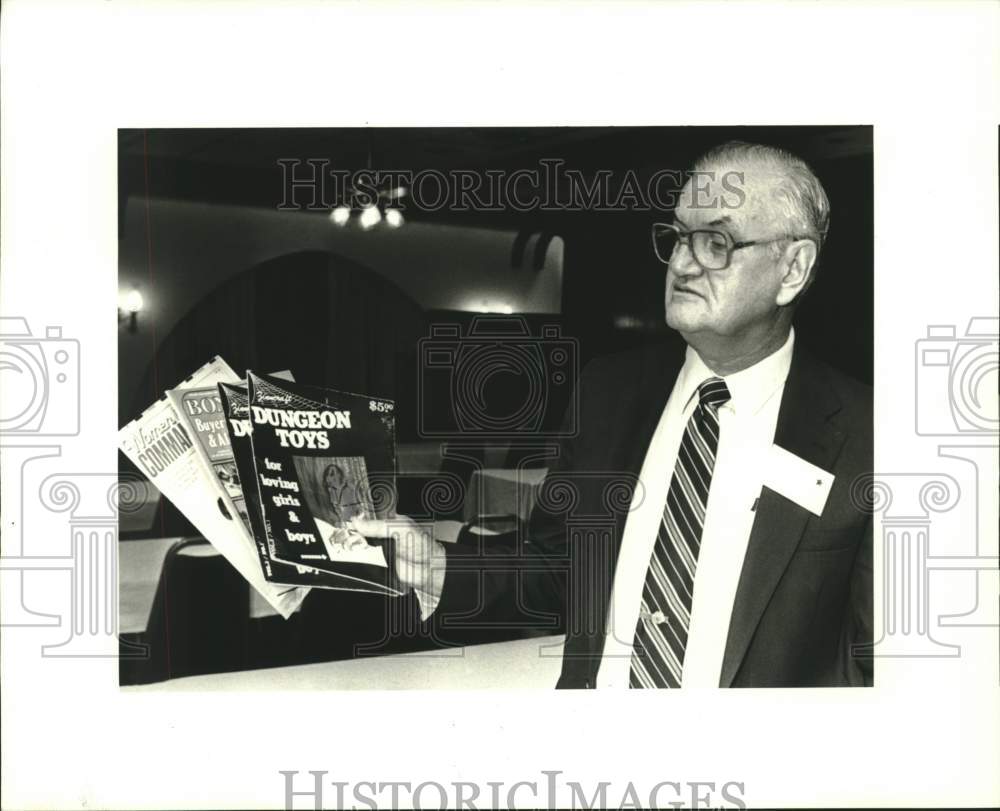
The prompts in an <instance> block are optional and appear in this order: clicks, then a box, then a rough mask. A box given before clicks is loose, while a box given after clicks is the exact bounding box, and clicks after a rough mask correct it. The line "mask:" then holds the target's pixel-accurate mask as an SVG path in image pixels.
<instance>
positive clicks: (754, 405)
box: [677, 327, 795, 416]
mask: <svg viewBox="0 0 1000 811" xmlns="http://www.w3.org/2000/svg"><path fill="white" fill-rule="evenodd" d="M794 345H795V329H794V327H793V328H792V329H790V330H789V332H788V338H787V339H786V341H785V343H784V344H782V346H781V348H780V349H778V350H777V351H775V352H772V353H771V354H770V355H768V356H767V357H766V358H764V359H762V360H759V361H757V363H755V364H754V365H753V366H750V367H748V368H746V369H743V370H742V371H740V372H736V373H734V374H731V375H726V376H724V377H723V378H722V379H723V380H725V381H726V387H727V388H728V389H729V394H730V400H729V402H728V403H726V404H725V405H724V406H722V408H728V409H730V410H731V411H733V412H734V413H737V414H746V415H749V416H752V415H754V414H756V413H757V412H758V411H760V410H761V409H762V408H763V407H764V404H765V403H766V402H767V401H768V400H770V399H771V397H772V396H774V393H775V392H776V391H778V389H780V388H781V387H782V386H783V385H784V384H785V378H786V377H788V370H789V369H790V368H791V365H792V347H793V346H794ZM710 377H719V375H717V374H715V372H713V371H712V370H711V369H709V368H708V366H706V365H705V362H704V361H703V360H702V359H701V356H700V355H699V354H698V353H697V352H696V351H695V350H694V349H693V348H691V347H690V346H688V348H687V352H686V353H685V355H684V365H683V366H682V367H681V372H680V374H679V375H678V377H677V392H678V393H679V394H680V396H681V402H682V403H684V409H685V410H687V408H688V407H689V406H690V405H691V399H692V398H693V397H695V396H696V394H697V392H698V386H700V385H701V384H702V383H704V382H705V381H706V380H707V379H708V378H710Z"/></svg>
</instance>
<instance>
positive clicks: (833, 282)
mask: <svg viewBox="0 0 1000 811" xmlns="http://www.w3.org/2000/svg"><path fill="white" fill-rule="evenodd" d="M871 135H872V133H871V128H870V127H843V126H841V127H627V128H623V127H614V128H561V127H558V128H517V129H514V128H489V129H482V128H476V129H468V128H419V129H374V130H373V129H336V130H325V129H267V130H236V129H227V130H211V129H203V130H190V129H188V130H145V131H141V130H122V131H120V133H119V204H120V212H121V216H120V218H119V221H120V230H121V233H120V235H121V236H122V237H123V238H124V236H125V235H126V232H127V229H133V230H138V231H142V232H143V233H142V234H141V235H140V236H141V237H142V238H144V240H145V241H146V242H147V244H148V248H149V254H148V262H149V264H150V268H149V270H150V279H153V278H154V277H153V275H152V274H153V272H154V267H153V266H154V265H155V266H156V267H155V286H154V289H152V290H147V291H145V295H146V296H147V298H149V297H157V296H169V295H171V293H172V292H173V291H171V290H170V287H171V284H172V281H171V274H170V270H169V268H167V267H164V263H162V262H159V261H158V257H157V251H158V249H159V242H158V239H157V226H158V223H157V222H156V221H154V220H150V219H149V218H148V217H147V218H145V221H144V218H143V217H142V216H141V211H142V206H143V203H144V201H147V200H156V199H170V200H182V201H191V202H196V203H199V204H205V205H207V206H209V207H211V206H223V205H228V206H231V205H236V206H242V207H251V208H258V209H261V210H262V211H274V210H275V209H276V207H277V206H278V205H279V203H280V202H281V195H282V193H283V185H282V170H281V168H280V167H279V165H278V163H277V161H278V160H279V159H289V158H299V159H301V160H303V161H305V160H307V159H310V158H313V159H315V158H325V159H327V160H329V161H330V165H331V166H334V167H337V168H341V169H347V170H356V169H364V168H365V167H366V166H368V167H371V168H373V169H407V170H410V171H412V172H417V171H420V170H422V169H428V168H433V169H439V170H448V169H456V168H462V169H473V170H476V169H478V170H485V169H506V170H509V171H512V170H514V169H518V168H538V161H539V160H541V159H544V158H559V159H562V160H564V161H565V166H566V167H567V168H578V169H581V170H583V171H584V172H585V173H593V172H594V171H596V170H597V169H610V170H612V171H613V172H614V177H615V180H616V181H619V182H620V178H621V177H622V176H623V173H624V172H626V171H627V170H633V171H634V172H635V173H636V175H637V176H638V177H639V178H640V179H645V178H646V177H648V176H649V175H651V174H652V173H653V172H655V171H657V170H660V169H664V168H669V169H684V168H686V167H688V166H690V165H691V163H692V162H693V160H694V159H695V158H696V157H697V156H698V155H699V154H701V153H702V152H703V151H704V150H705V149H707V148H708V147H710V146H712V145H714V144H717V143H720V142H723V141H726V140H729V139H732V138H739V139H742V140H748V141H758V142H762V143H769V144H775V145H779V146H783V147H786V148H788V149H790V150H791V151H792V152H794V153H796V154H798V155H800V156H802V157H803V158H804V159H805V160H806V161H808V162H809V163H810V165H811V166H812V167H813V169H814V170H815V172H816V174H817V175H818V176H819V178H820V180H821V181H822V183H823V184H824V186H825V187H826V190H827V193H828V195H829V197H830V202H831V208H832V218H831V229H830V236H829V240H828V242H827V244H826V246H825V248H824V252H823V257H822V267H821V272H820V274H819V276H818V278H817V281H816V283H815V284H814V286H813V288H812V289H811V290H810V292H809V295H808V296H807V297H806V299H805V300H804V301H803V302H802V304H801V305H800V308H799V313H798V316H797V320H796V330H797V334H798V336H799V338H800V340H802V341H803V343H805V344H806V345H808V346H810V347H811V348H813V349H814V351H815V352H816V353H817V354H818V355H819V356H821V357H823V358H825V359H826V360H828V361H829V362H830V363H832V364H833V365H834V366H837V367H839V368H840V369H842V370H843V371H845V372H847V373H849V374H851V375H853V376H854V377H857V378H859V379H861V380H863V381H865V382H869V383H870V382H871V379H872V329H873V298H872V292H873V269H872V246H873V237H872V140H871ZM611 185H612V188H616V187H617V185H618V184H617V183H616V182H615V181H612V184H611ZM130 205H131V207H132V208H131V209H129V210H132V211H139V212H140V216H133V217H132V218H131V219H127V218H126V215H125V212H126V209H127V208H128V207H129V206H130ZM302 216H315V215H309V214H306V213H303V215H302ZM406 217H407V221H408V222H433V223H447V224H449V225H454V226H470V227H475V228H497V229H508V230H513V231H519V232H522V233H524V234H530V233H547V234H554V235H558V236H559V237H561V238H562V240H563V242H564V245H565V249H564V251H565V252H564V262H563V273H564V276H563V292H562V313H561V317H559V318H552V317H544V318H529V320H530V321H532V322H534V323H542V322H544V323H553V322H559V323H560V324H561V326H562V334H563V335H564V336H566V337H569V338H572V339H574V340H576V341H578V345H579V355H580V361H581V363H585V362H586V361H587V360H588V359H589V358H591V357H593V356H594V355H596V354H601V353H605V352H609V351H614V350H618V349H622V348H626V347H629V346H633V345H635V344H638V343H641V342H644V341H649V340H656V339H659V338H663V337H666V338H667V339H671V338H672V339H674V340H679V337H678V336H675V335H673V334H672V333H671V332H670V331H669V330H668V329H667V328H666V326H665V325H664V324H663V287H664V278H665V267H664V266H663V265H661V264H660V263H659V262H658V261H657V260H656V258H655V256H654V255H653V253H652V250H651V248H650V241H649V225H650V223H651V222H653V221H657V220H664V219H669V216H665V215H664V214H663V213H662V212H654V213H650V212H643V211H638V212H634V211H614V212H602V211H582V212H580V211H574V212H544V211H535V212H517V211H513V210H510V209H508V210H506V211H504V212H502V213H501V212H484V213H470V212H461V213H459V212H452V211H448V210H447V209H444V210H441V211H437V212H427V211H420V210H416V209H412V208H409V209H407V210H406ZM333 227H335V226H333ZM404 228H405V226H404ZM226 249H227V246H226V245H225V244H219V245H206V246H205V252H206V255H208V254H212V255H214V256H218V255H223V256H224V255H225V252H226ZM400 261H405V257H400ZM222 264H223V263H219V262H216V263H215V264H213V265H210V266H207V267H206V268H205V269H204V271H203V273H204V275H205V276H207V277H209V280H210V278H211V276H212V274H213V273H217V274H218V276H219V278H220V282H221V283H220V286H219V287H217V288H216V290H215V292H214V293H210V294H209V295H207V296H204V297H203V298H202V299H201V300H200V301H198V302H197V303H196V304H194V306H193V307H191V309H190V310H189V311H188V312H187V314H186V315H185V316H184V317H183V318H182V319H181V320H180V321H179V322H178V323H177V324H176V325H171V326H170V328H169V329H168V330H167V332H166V333H164V332H158V331H157V330H156V324H151V325H147V324H145V323H144V324H143V327H144V328H147V329H149V328H151V329H152V331H153V336H152V338H151V339H150V337H149V336H148V335H147V336H143V337H142V339H140V340H138V341H136V337H135V336H130V335H128V334H126V333H125V332H124V331H123V332H122V333H121V342H122V343H123V344H126V343H128V342H130V341H135V342H136V343H138V344H141V353H140V354H141V362H139V363H136V362H135V361H134V360H132V359H134V358H135V357H136V352H135V345H133V344H129V345H128V347H125V346H123V350H125V349H126V348H127V349H128V350H129V351H128V352H125V351H123V352H122V353H121V357H122V358H123V359H124V358H125V356H126V355H128V356H129V358H130V362H129V363H128V364H127V365H126V364H125V363H124V362H123V363H122V364H121V366H120V378H119V386H120V388H119V391H120V414H119V417H120V421H121V422H122V423H124V422H126V421H127V420H129V419H132V418H134V417H135V416H136V415H137V414H138V413H139V412H140V411H141V410H142V409H143V408H145V406H147V405H148V404H149V403H150V402H152V400H153V399H155V398H156V397H157V396H159V394H160V393H161V391H162V390H163V389H164V388H167V387H169V386H172V385H174V384H175V383H176V382H177V381H179V380H180V379H182V378H183V377H184V376H186V375H187V374H189V373H190V372H191V371H192V370H193V369H195V368H197V366H199V365H201V364H202V363H204V362H205V361H206V360H207V359H208V357H210V356H211V355H212V354H221V355H222V356H223V357H224V358H225V359H226V360H227V361H228V362H229V363H230V365H232V366H233V368H234V369H236V370H237V371H240V372H241V371H242V370H243V369H245V368H255V369H264V368H271V369H278V368H283V367H285V366H289V365H290V366H291V367H292V370H293V372H296V373H297V376H298V377H299V379H300V380H302V381H308V382H315V383H320V384H323V383H325V384H328V385H331V386H335V387H340V388H345V389H349V390H354V391H370V392H371V393H378V394H382V395H384V396H387V397H393V398H395V399H397V401H398V402H399V403H400V406H399V409H398V413H400V414H401V415H405V414H412V413H414V412H415V397H416V394H415V382H414V380H415V375H414V369H415V362H416V356H415V341H416V340H417V339H419V338H420V337H425V336H426V335H427V327H428V324H429V323H431V322H435V323H438V322H442V321H444V322H449V321H452V322H455V323H459V324H461V325H463V328H465V327H467V326H468V323H469V320H470V314H468V313H463V312H460V311H446V312H427V311H424V310H422V309H421V308H420V306H419V305H418V304H416V303H415V302H413V301H411V300H408V299H407V297H406V296H405V294H403V293H402V291H400V290H398V289H397V288H395V286H394V285H393V284H392V283H391V282H390V281H388V280H385V279H383V278H380V277H378V275H377V274H375V273H373V272H372V271H370V270H369V269H368V268H366V267H364V266H363V265H359V264H358V263H357V262H354V261H351V260H348V259H346V258H344V257H338V256H337V255H335V254H329V253H327V254H326V255H322V256H321V255H317V254H316V253H315V252H302V253H301V254H298V255H296V254H294V253H290V254H288V255H285V256H282V257H274V258H272V259H271V260H270V261H269V262H267V263H264V264H263V265H260V266H257V267H247V268H243V269H242V270H240V269H236V270H235V272H234V269H233V268H226V267H223V266H222ZM131 270H132V271H136V272H139V273H140V274H142V272H143V269H142V268H132V269H131ZM222 279H225V281H224V282H223V281H221V280H222ZM454 284H455V285H456V286H461V285H462V278H461V276H460V275H456V276H455V278H454ZM140 317H141V318H142V319H143V320H144V321H145V320H146V319H148V318H155V315H154V314H153V313H142V314H140ZM623 324H627V325H628V326H627V327H625V326H622V325H623ZM320 325H329V328H326V329H321V328H320ZM154 353H155V354H154ZM296 367H297V368H296ZM509 383H510V387H512V388H513V389H514V390H515V391H516V390H517V388H518V381H516V380H511V381H509ZM399 427H400V438H401V439H402V440H413V439H416V438H417V434H416V426H415V424H412V423H409V422H407V421H406V420H405V419H404V420H403V421H402V422H401V424H400V426H399Z"/></svg>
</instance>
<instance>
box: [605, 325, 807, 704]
mask: <svg viewBox="0 0 1000 811" xmlns="http://www.w3.org/2000/svg"><path fill="white" fill-rule="evenodd" d="M794 341H795V334H794V331H792V332H790V333H789V335H788V340H786V341H785V343H784V345H783V346H782V347H781V348H780V349H779V350H778V351H777V352H775V353H774V354H772V355H769V356H768V357H766V358H764V359H763V360H761V361H759V362H758V363H756V364H754V365H753V366H751V367H750V368H748V369H744V370H743V371H741V372H737V373H736V374H732V375H727V376H725V377H724V378H723V379H724V380H725V381H726V386H727V387H728V389H729V393H730V396H731V399H730V400H729V402H728V403H726V404H725V405H723V406H721V407H720V408H719V447H718V450H717V452H716V457H715V469H714V471H713V473H712V484H711V489H710V491H709V495H708V504H707V505H706V512H705V525H704V528H703V530H702V538H701V549H700V551H699V554H698V563H697V567H696V569H695V577H694V596H693V602H692V606H691V625H690V628H689V629H688V642H687V649H686V651H685V654H684V670H683V674H682V680H681V686H682V687H718V686H719V675H720V672H721V669H722V657H723V654H724V653H725V649H726V637H727V636H728V634H729V617H730V615H731V613H732V610H733V601H734V599H735V597H736V587H737V585H738V583H739V579H740V572H741V571H742V569H743V558H744V557H745V556H746V550H747V544H748V543H749V540H750V529H751V527H752V526H753V518H754V512H753V510H754V509H755V507H756V501H757V499H758V497H759V496H760V492H761V486H762V484H763V479H762V474H763V470H764V463H765V461H766V460H767V458H768V453H769V452H770V448H771V445H772V444H773V442H774V429H775V425H776V423H777V421H778V408H779V407H780V405H781V396H782V392H783V391H784V387H785V378H787V377H788V369H789V366H790V365H791V362H792V346H793V344H794ZM710 377H718V375H716V374H715V373H714V372H712V370H711V369H709V368H708V367H707V366H706V365H705V363H704V362H703V361H702V359H701V358H700V357H699V356H698V353H697V352H695V351H694V350H693V349H692V348H691V347H688V350H687V355H686V356H685V360H684V365H683V367H681V371H680V374H679V375H678V377H677V381H676V383H675V384H674V388H673V391H672V392H671V394H670V399H669V400H668V401H667V405H666V407H665V408H664V409H663V415H662V416H661V417H660V421H659V423H658V425H657V427H656V431H655V432H654V433H653V438H652V441H651V442H650V444H649V449H648V450H647V451H646V458H645V461H644V462H643V465H642V472H641V474H640V480H641V482H642V485H643V486H642V488H638V489H637V492H636V496H635V498H634V500H633V502H632V506H631V510H630V512H629V515H628V518H627V520H626V523H625V533H624V537H623V538H622V546H621V551H620V553H619V556H618V566H617V568H616V570H615V581H614V586H613V591H612V595H611V610H610V613H609V616H608V624H607V630H608V635H607V638H606V640H605V643H604V653H603V657H602V659H601V667H600V670H599V672H598V676H597V686H598V687H599V688H600V687H618V688H622V687H628V686H629V671H630V668H631V661H632V646H633V641H634V638H635V627H636V623H637V622H638V619H639V604H640V602H641V600H642V590H643V585H644V583H645V580H646V571H647V570H648V568H649V560H650V556H651V555H652V553H653V547H654V545H655V544H656V536H657V532H658V530H659V526H660V520H661V518H662V516H663V508H664V504H665V503H666V500H667V490H668V489H669V487H670V480H671V478H672V477H673V472H674V464H675V463H676V461H677V452H678V450H679V448H680V443H681V439H682V437H683V435H684V429H685V427H686V426H687V422H688V419H689V418H690V417H691V414H692V412H693V411H694V409H695V407H696V406H697V404H698V386H699V385H700V384H701V383H703V382H704V381H705V380H707V379H708V378H710Z"/></svg>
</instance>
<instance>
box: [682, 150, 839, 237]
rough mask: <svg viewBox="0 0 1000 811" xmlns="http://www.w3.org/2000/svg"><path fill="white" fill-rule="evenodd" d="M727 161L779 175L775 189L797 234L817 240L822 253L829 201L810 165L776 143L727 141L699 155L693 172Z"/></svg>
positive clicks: (827, 221)
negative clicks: (768, 144) (767, 144)
mask: <svg viewBox="0 0 1000 811" xmlns="http://www.w3.org/2000/svg"><path fill="white" fill-rule="evenodd" d="M724 163H752V164H754V165H756V166H758V167H761V168H762V169H766V170H770V171H771V172H773V173H774V174H775V175H777V176H779V177H780V178H781V181H780V182H779V183H778V185H777V189H776V192H775V195H776V197H777V202H778V204H779V205H780V206H781V207H782V208H783V209H784V213H785V215H786V216H787V218H788V220H789V221H790V222H791V223H794V227H795V229H796V230H795V233H796V234H802V235H803V236H808V237H809V238H810V239H813V240H815V242H816V252H817V254H818V253H819V251H820V250H821V249H822V247H823V243H824V241H825V240H826V236H827V233H828V231H829V230H830V200H829V199H828V198H827V196H826V191H825V190H824V189H823V184H822V183H820V182H819V178H817V177H816V175H815V174H814V173H813V170H812V169H810V168H809V164H807V163H806V162H805V161H804V160H802V159H801V158H799V157H797V156H796V155H793V154H792V153H791V152H789V151H787V150H785V149H781V148H779V147H776V146H765V145H763V144H751V143H747V142H745V141H727V142H726V143H724V144H720V145H719V146H716V147H713V148H712V149H710V150H708V152H706V153H705V154H704V155H702V156H701V157H700V158H698V160H697V161H695V164H694V167H693V171H705V170H707V169H708V168H709V167H718V166H719V164H724Z"/></svg>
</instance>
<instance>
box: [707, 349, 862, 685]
mask: <svg viewBox="0 0 1000 811" xmlns="http://www.w3.org/2000/svg"><path fill="white" fill-rule="evenodd" d="M839 409H840V401H839V399H838V398H837V396H836V394H835V393H834V392H833V390H832V389H831V387H830V384H829V382H828V380H827V377H826V375H825V374H824V373H823V370H822V369H821V367H819V366H818V365H817V364H816V362H815V361H813V360H812V359H811V358H810V357H809V356H808V354H807V353H806V352H805V350H803V349H800V347H799V346H798V345H797V346H796V347H795V350H794V354H793V357H792V365H791V368H790V369H789V373H788V379H787V380H786V382H785V390H784V394H783V395H782V399H781V408H780V409H779V412H778V422H777V426H776V429H775V435H774V442H775V444H776V445H779V446H781V447H782V448H784V449H785V450H787V451H790V452H791V453H794V454H795V455H796V456H799V457H801V458H802V459H805V460H806V461H808V462H811V463H812V464H814V465H816V466H817V467H821V468H823V469H824V470H831V469H832V467H833V464H834V462H835V461H836V459H837V456H838V455H839V453H840V448H841V447H842V445H843V442H844V438H845V435H844V432H843V431H842V430H841V429H840V428H839V427H838V425H837V423H836V420H834V419H833V415H834V414H836V412H837V411H838V410H839ZM809 516H810V513H809V512H807V511H806V510H805V509H802V508H800V507H798V506H797V505H794V504H791V503H790V502H789V501H788V500H787V499H785V498H784V496H780V495H778V494H777V493H775V492H774V491H772V490H769V489H768V488H766V487H765V488H763V489H762V491H761V495H760V501H759V503H758V505H757V511H756V515H755V517H754V522H753V528H752V529H751V531H750V540H749V543H748V545H747V551H746V557H745V558H744V561H743V570H742V573H741V574H740V581H739V586H738V587H737V590H736V598H735V600H734V602H733V612H732V617H731V618H730V622H729V636H728V638H727V640H726V651H725V655H724V657H723V661H722V671H721V673H720V677H719V686H720V687H729V686H731V685H732V683H733V680H734V679H735V678H736V674H737V673H738V671H739V668H740V665H741V664H742V663H743V658H744V656H745V655H746V652H747V649H748V648H749V646H750V641H751V639H752V638H753V635H754V632H755V631H756V629H757V625H758V623H759V622H760V619H761V616H762V615H763V613H764V609H765V608H766V607H767V604H768V602H769V601H770V599H771V595H772V594H773V593H774V590H775V588H776V587H777V585H778V581H779V580H780V579H781V576H782V574H784V571H785V569H786V568H787V566H788V563H789V561H790V560H791V558H792V555H793V554H794V552H795V549H796V547H797V546H798V544H799V540H800V539H801V538H802V533H803V532H804V531H805V528H806V524H807V523H808V520H809Z"/></svg>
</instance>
